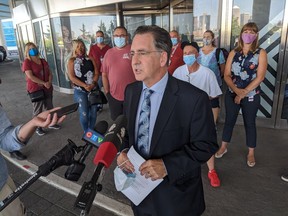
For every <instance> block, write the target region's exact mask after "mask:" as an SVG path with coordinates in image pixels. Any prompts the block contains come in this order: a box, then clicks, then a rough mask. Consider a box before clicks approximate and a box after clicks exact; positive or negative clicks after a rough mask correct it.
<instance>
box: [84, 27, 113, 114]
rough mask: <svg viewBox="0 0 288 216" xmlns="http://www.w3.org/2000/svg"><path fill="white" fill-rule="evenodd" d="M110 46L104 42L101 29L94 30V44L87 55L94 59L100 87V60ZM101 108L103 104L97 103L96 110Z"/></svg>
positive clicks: (101, 85)
mask: <svg viewBox="0 0 288 216" xmlns="http://www.w3.org/2000/svg"><path fill="white" fill-rule="evenodd" d="M110 48H111V47H110V46H109V45H108V44H105V43H104V33H103V31H101V30H99V31H97V32H96V44H94V45H92V46H91V47H90V51H89V57H90V58H92V59H94V61H95V62H96V65H97V69H98V71H99V79H98V85H99V87H100V89H101V88H102V87H103V83H102V73H101V66H102V61H103V59H104V56H105V54H106V52H107V51H108V50H109V49H110ZM102 108H103V104H99V105H98V110H99V111H101V110H102Z"/></svg>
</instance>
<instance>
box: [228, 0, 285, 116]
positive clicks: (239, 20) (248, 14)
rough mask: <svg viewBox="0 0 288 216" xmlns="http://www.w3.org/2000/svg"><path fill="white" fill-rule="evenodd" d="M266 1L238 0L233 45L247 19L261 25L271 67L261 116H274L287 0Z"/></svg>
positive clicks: (261, 38)
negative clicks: (273, 110) (265, 2)
mask: <svg viewBox="0 0 288 216" xmlns="http://www.w3.org/2000/svg"><path fill="white" fill-rule="evenodd" d="M269 2H270V4H263V2H262V1H261V0H253V1H251V0H234V1H233V11H232V31H231V45H230V46H231V48H234V47H235V46H237V43H238V37H239V34H240V31H241V28H242V26H243V25H244V24H246V23H247V22H251V21H252V22H255V23H256V24H257V26H258V28H259V45H260V47H261V48H263V49H265V50H266V52H267V57H268V68H267V73H266V76H265V80H264V81H263V82H262V83H261V90H262V93H261V105H260V109H259V111H258V113H257V116H261V117H266V118H271V117H272V108H273V107H274V106H275V108H276V106H277V105H276V104H274V103H273V101H274V100H273V98H274V93H275V87H276V77H277V65H278V61H279V59H278V58H279V50H280V39H281V32H282V28H283V17H284V8H285V0H270V1H269Z"/></svg>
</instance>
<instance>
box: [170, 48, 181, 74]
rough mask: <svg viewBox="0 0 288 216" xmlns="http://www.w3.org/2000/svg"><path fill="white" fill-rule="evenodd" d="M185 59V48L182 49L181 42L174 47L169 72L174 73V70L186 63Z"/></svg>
mask: <svg viewBox="0 0 288 216" xmlns="http://www.w3.org/2000/svg"><path fill="white" fill-rule="evenodd" d="M184 64H185V63H184V61H183V50H182V49H181V44H180V43H178V45H177V47H176V49H174V48H172V50H171V56H170V65H169V67H168V72H169V73H170V74H171V75H172V74H173V73H174V71H175V70H176V69H177V68H178V67H180V66H182V65H184Z"/></svg>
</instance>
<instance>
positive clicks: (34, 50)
mask: <svg viewBox="0 0 288 216" xmlns="http://www.w3.org/2000/svg"><path fill="white" fill-rule="evenodd" d="M29 55H30V56H37V55H38V49H36V48H32V49H30V50H29Z"/></svg>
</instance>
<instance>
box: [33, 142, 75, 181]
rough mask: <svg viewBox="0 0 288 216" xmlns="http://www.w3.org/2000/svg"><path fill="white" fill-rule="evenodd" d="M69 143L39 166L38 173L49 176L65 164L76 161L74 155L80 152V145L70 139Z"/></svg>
mask: <svg viewBox="0 0 288 216" xmlns="http://www.w3.org/2000/svg"><path fill="white" fill-rule="evenodd" d="M68 142H69V143H68V144H67V145H66V146H64V147H63V148H62V149H61V150H60V151H58V152H57V153H56V154H55V155H54V156H52V157H51V158H50V159H49V161H47V162H46V163H44V164H42V165H41V166H39V169H38V171H37V173H39V174H40V175H41V176H47V175H48V174H49V173H51V172H52V171H53V170H55V169H57V168H58V167H60V166H63V165H66V166H67V165H70V164H72V163H73V162H74V155H75V154H77V153H78V152H79V147H77V146H76V145H75V143H73V141H71V140H70V139H68Z"/></svg>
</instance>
